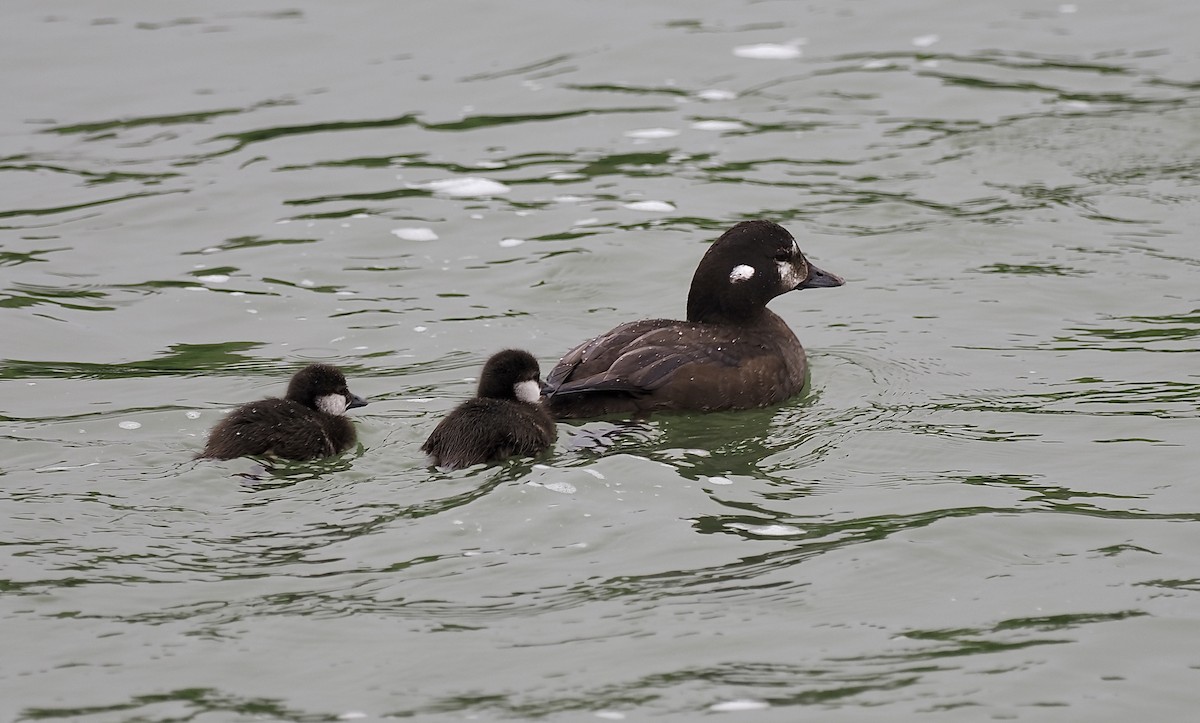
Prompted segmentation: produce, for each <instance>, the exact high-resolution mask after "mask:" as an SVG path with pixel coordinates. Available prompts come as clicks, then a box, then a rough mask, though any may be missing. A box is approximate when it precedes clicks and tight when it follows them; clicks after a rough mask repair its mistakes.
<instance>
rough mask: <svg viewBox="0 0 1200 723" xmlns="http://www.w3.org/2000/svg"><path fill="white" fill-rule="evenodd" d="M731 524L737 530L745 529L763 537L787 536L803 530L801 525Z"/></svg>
mask: <svg viewBox="0 0 1200 723" xmlns="http://www.w3.org/2000/svg"><path fill="white" fill-rule="evenodd" d="M729 526H730V527H732V528H734V529H735V530H745V531H746V532H749V533H750V534H752V535H761V536H763V537H787V536H788V535H798V534H800V532H801V530H800V528H799V527H793V526H792V525H747V524H745V523H743V522H734V523H732V524H731V525H729Z"/></svg>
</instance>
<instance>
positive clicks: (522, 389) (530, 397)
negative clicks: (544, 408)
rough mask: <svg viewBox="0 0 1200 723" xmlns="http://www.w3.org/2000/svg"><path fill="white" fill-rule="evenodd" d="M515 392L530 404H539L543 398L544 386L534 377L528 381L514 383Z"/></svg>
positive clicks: (519, 397) (518, 397)
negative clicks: (534, 379)
mask: <svg viewBox="0 0 1200 723" xmlns="http://www.w3.org/2000/svg"><path fill="white" fill-rule="evenodd" d="M513 393H514V394H515V395H516V397H517V399H520V400H521V401H522V402H527V403H529V404H537V402H538V400H539V399H541V398H542V387H541V385H539V384H538V383H537V382H536V381H533V380H532V379H531V380H529V381H527V382H517V383H516V384H514V385H513Z"/></svg>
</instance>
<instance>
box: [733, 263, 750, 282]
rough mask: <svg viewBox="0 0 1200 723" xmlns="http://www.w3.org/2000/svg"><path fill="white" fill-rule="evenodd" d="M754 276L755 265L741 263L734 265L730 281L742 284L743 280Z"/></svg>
mask: <svg viewBox="0 0 1200 723" xmlns="http://www.w3.org/2000/svg"><path fill="white" fill-rule="evenodd" d="M753 277H754V267H753V266H747V265H746V264H739V265H737V266H734V267H733V271H730V272H729V283H731V284H740V283H742V282H743V281H748V280H750V279H751V278H753Z"/></svg>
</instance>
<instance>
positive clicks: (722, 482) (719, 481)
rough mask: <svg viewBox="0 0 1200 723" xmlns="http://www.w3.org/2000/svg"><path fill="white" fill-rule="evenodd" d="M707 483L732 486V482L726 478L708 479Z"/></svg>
mask: <svg viewBox="0 0 1200 723" xmlns="http://www.w3.org/2000/svg"><path fill="white" fill-rule="evenodd" d="M708 482H709V484H714V485H731V484H733V480H731V479H729V478H728V477H709V478H708Z"/></svg>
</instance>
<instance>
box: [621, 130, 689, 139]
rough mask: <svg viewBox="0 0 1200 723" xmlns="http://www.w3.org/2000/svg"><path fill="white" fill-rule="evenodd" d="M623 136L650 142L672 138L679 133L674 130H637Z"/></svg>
mask: <svg viewBox="0 0 1200 723" xmlns="http://www.w3.org/2000/svg"><path fill="white" fill-rule="evenodd" d="M625 135H626V136H627V137H629V138H637V139H638V140H643V141H650V140H656V139H659V138H673V137H675V136H677V135H679V131H677V130H675V129H674V128H638V129H637V130H632V131H625Z"/></svg>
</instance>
